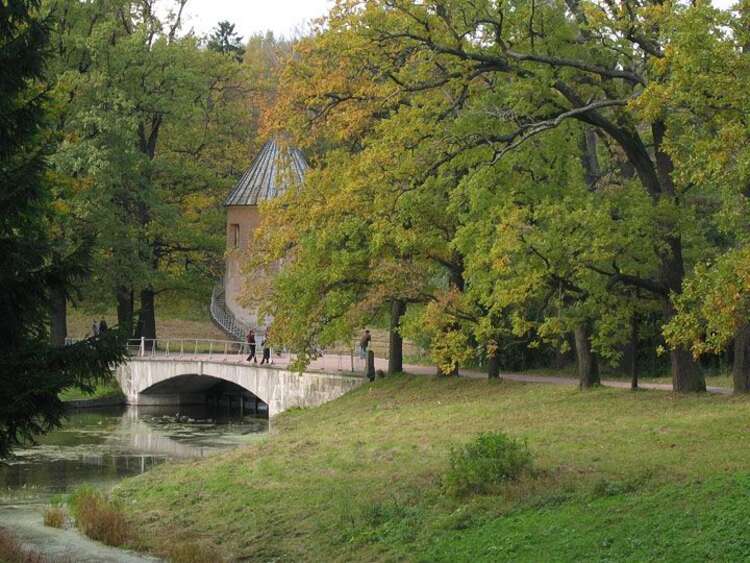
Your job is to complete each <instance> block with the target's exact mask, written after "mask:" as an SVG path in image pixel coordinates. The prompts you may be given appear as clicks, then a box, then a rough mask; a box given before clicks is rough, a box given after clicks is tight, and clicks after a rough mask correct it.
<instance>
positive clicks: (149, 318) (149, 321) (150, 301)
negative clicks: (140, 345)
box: [138, 288, 156, 349]
mask: <svg viewBox="0 0 750 563" xmlns="http://www.w3.org/2000/svg"><path fill="white" fill-rule="evenodd" d="M154 298H155V294H154V290H153V289H152V288H146V289H144V290H142V291H141V312H140V315H139V317H138V331H139V334H138V336H139V337H142V338H145V339H146V340H155V339H156V308H155V306H154V300H155V299H154ZM147 347H149V349H151V348H150V343H147Z"/></svg>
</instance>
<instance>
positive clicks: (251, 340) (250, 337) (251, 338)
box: [247, 329, 258, 364]
mask: <svg viewBox="0 0 750 563" xmlns="http://www.w3.org/2000/svg"><path fill="white" fill-rule="evenodd" d="M247 346H248V348H250V355H249V356H248V357H247V361H248V362H249V361H250V360H252V361H253V363H256V364H257V363H258V359H257V358H256V356H255V333H254V332H253V329H250V330H248V331H247Z"/></svg>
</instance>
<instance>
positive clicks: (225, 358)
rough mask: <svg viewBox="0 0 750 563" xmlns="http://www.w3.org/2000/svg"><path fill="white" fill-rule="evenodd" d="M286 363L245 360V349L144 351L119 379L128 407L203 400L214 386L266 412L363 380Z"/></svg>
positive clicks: (334, 393) (330, 395) (325, 397)
mask: <svg viewBox="0 0 750 563" xmlns="http://www.w3.org/2000/svg"><path fill="white" fill-rule="evenodd" d="M141 351H142V352H143V350H141ZM347 361H348V360H347ZM287 363H288V362H283V361H281V362H277V364H276V365H272V366H268V365H258V364H253V363H248V362H247V361H245V358H244V354H243V353H240V354H229V355H227V354H223V355H222V354H185V353H183V352H178V353H171V354H169V353H167V354H165V353H163V352H162V353H154V352H152V351H146V352H145V353H141V354H135V355H131V356H130V358H129V359H128V361H127V362H125V363H123V364H121V365H120V366H119V367H118V368H117V380H118V382H119V383H120V387H121V388H122V391H123V393H124V394H125V397H126V399H127V402H128V404H131V405H152V406H153V405H189V404H193V405H195V404H204V403H205V402H206V400H207V397H208V396H209V394H210V393H211V391H212V390H215V389H217V388H222V386H224V388H226V387H227V386H229V387H232V388H234V389H237V390H239V391H242V392H244V393H247V394H250V395H252V396H254V397H256V398H257V399H259V400H260V401H262V402H263V403H265V404H266V405H267V406H268V415H269V416H274V415H276V414H278V413H281V412H283V411H285V410H287V409H290V408H293V407H313V406H318V405H321V404H323V403H326V402H328V401H331V400H333V399H336V398H338V397H340V396H341V395H343V394H344V393H346V392H348V391H350V390H352V389H354V388H355V387H358V386H359V385H361V384H362V383H363V382H364V381H365V379H364V378H363V377H362V376H360V375H357V374H355V373H352V372H348V371H347V372H344V371H343V370H342V371H341V372H340V373H331V372H334V371H338V370H337V369H336V368H335V367H334V368H333V369H331V368H329V369H328V370H326V371H324V370H320V369H311V370H309V371H305V372H304V373H299V372H296V371H292V370H290V369H289V368H288V367H287V365H285V364H287ZM329 363H330V362H329ZM338 363H339V365H340V364H341V361H339V362H338Z"/></svg>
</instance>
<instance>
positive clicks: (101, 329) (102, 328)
mask: <svg viewBox="0 0 750 563" xmlns="http://www.w3.org/2000/svg"><path fill="white" fill-rule="evenodd" d="M108 330H109V327H108V326H107V321H105V320H104V319H102V320H101V321H99V334H104V333H105V332H107V331H108Z"/></svg>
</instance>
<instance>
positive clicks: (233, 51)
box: [208, 20, 245, 62]
mask: <svg viewBox="0 0 750 563" xmlns="http://www.w3.org/2000/svg"><path fill="white" fill-rule="evenodd" d="M208 48H209V49H211V50H212V51H216V52H217V53H223V54H225V55H232V56H233V57H234V58H235V59H236V60H237V61H238V62H239V61H241V60H242V57H243V55H244V54H245V48H244V47H243V46H242V37H241V36H240V35H239V34H237V33H236V32H235V31H234V24H233V23H229V22H228V21H226V20H225V21H220V22H219V24H218V25H217V26H216V27H215V28H214V30H213V32H211V36H210V37H209V38H208Z"/></svg>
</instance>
